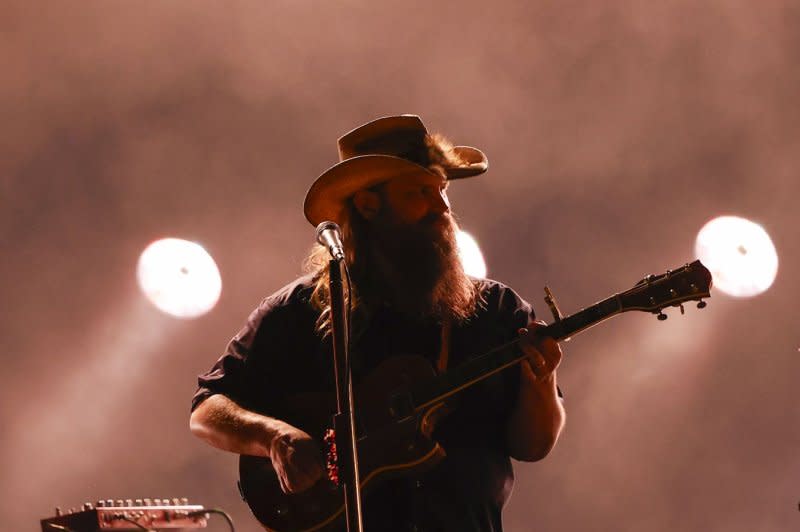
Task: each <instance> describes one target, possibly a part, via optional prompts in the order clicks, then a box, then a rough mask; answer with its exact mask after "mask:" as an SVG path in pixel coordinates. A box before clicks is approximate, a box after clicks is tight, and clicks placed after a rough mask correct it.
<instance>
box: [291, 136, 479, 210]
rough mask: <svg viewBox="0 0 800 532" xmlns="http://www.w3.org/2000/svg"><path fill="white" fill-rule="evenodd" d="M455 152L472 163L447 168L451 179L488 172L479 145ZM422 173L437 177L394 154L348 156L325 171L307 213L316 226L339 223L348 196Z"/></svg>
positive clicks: (306, 204)
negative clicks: (391, 180) (399, 178)
mask: <svg viewBox="0 0 800 532" xmlns="http://www.w3.org/2000/svg"><path fill="white" fill-rule="evenodd" d="M454 151H456V152H457V153H458V155H459V156H460V157H461V158H462V159H463V160H464V161H466V162H467V163H468V164H467V165H465V166H460V167H457V168H446V169H445V173H446V174H447V179H448V180H451V179H463V178H466V177H472V176H476V175H479V174H482V173H484V172H486V170H487V169H488V168H489V163H488V160H487V159H486V156H485V155H484V154H483V152H481V151H480V150H478V149H477V148H471V147H468V146H456V147H455V148H454ZM419 173H425V174H430V175H433V176H437V177H438V174H436V173H434V172H433V171H431V170H429V169H428V168H425V167H424V166H420V165H418V164H416V163H413V162H411V161H409V160H407V159H403V158H400V157H394V156H392V155H359V156H356V157H351V158H349V159H346V160H344V161H342V162H340V163H338V164H336V165H334V166H332V167H330V168H329V169H328V170H327V171H325V172H324V173H323V174H322V175H321V176H319V177H318V178H317V180H316V181H314V183H312V185H311V187H310V188H309V189H308V193H306V199H305V201H304V204H303V212H304V213H305V215H306V219H307V220H308V221H309V222H311V224H312V225H314V226H316V225H318V224H320V223H322V222H324V221H332V222H336V223H338V224H340V223H341V221H342V211H343V209H344V207H345V205H346V203H347V199H348V198H350V197H351V196H352V195H353V194H355V193H356V192H358V191H359V190H363V189H366V188H370V187H373V186H375V185H378V184H380V183H383V182H384V181H388V180H390V179H394V178H397V177H402V176H410V175H416V174H419Z"/></svg>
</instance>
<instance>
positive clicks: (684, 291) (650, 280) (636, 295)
mask: <svg viewBox="0 0 800 532" xmlns="http://www.w3.org/2000/svg"><path fill="white" fill-rule="evenodd" d="M711 284H712V283H711V272H709V271H708V269H707V268H706V267H705V266H703V264H702V263H701V262H700V261H699V260H696V261H694V262H692V263H690V264H686V265H684V266H682V267H680V268H678V269H676V270H667V271H666V273H662V274H661V275H648V276H647V277H645V278H644V279H642V280H641V281H639V282H638V283H636V286H634V287H633V288H631V289H630V290H627V291H625V292H622V293H621V294H619V295H618V297H619V301H620V304H621V306H622V310H623V311H627V310H641V311H644V312H652V313H653V314H656V315H657V316H658V319H659V320H665V319H667V315H666V314H664V313H663V312H662V310H663V309H665V308H666V307H670V306H671V307H680V309H681V314H683V303H685V302H687V301H697V302H698V303H697V308H704V307H705V306H706V302H705V301H703V298H707V297H711V293H710V290H711Z"/></svg>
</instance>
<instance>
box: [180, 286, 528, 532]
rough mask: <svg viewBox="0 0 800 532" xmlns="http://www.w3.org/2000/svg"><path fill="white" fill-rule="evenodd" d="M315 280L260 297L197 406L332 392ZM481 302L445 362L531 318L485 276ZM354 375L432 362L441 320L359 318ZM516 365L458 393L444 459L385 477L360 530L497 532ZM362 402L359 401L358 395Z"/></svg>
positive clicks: (368, 502)
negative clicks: (413, 361)
mask: <svg viewBox="0 0 800 532" xmlns="http://www.w3.org/2000/svg"><path fill="white" fill-rule="evenodd" d="M312 289H313V284H312V282H311V279H310V277H303V278H300V279H298V280H296V281H294V282H293V283H291V284H289V285H287V286H285V287H284V288H282V289H280V290H278V291H277V292H276V293H274V294H273V295H271V296H269V297H267V298H266V299H264V300H263V301H262V302H261V304H260V305H259V306H258V308H257V309H256V310H255V311H254V312H253V313H252V314H251V315H250V317H249V318H248V320H247V324H246V325H245V327H244V328H243V329H242V330H241V331H240V332H239V333H238V334H237V335H236V336H235V337H234V338H233V339H232V340H231V342H230V344H229V345H228V348H227V350H226V351H225V354H224V355H223V356H222V357H221V358H220V359H219V360H218V361H217V363H216V364H215V365H214V367H213V368H212V369H211V370H210V371H209V372H208V373H206V374H204V375H201V376H200V377H199V379H198V380H199V388H198V390H197V392H196V393H195V396H194V398H193V400H192V409H194V408H195V407H196V406H197V405H198V404H199V403H200V402H201V401H203V400H204V399H205V398H207V397H209V396H210V395H213V394H217V393H220V394H224V395H226V396H228V397H230V398H231V399H233V400H234V401H236V402H237V403H239V404H241V405H243V406H244V407H246V408H249V409H251V410H254V411H257V412H261V413H264V414H266V415H272V416H274V417H278V418H280V416H281V412H280V408H279V407H278V406H277V405H280V404H282V402H283V399H284V398H286V397H288V396H295V395H297V394H302V393H305V392H309V393H313V392H324V393H330V394H333V393H334V379H333V369H332V356H331V341H330V336H328V337H326V338H324V339H322V338H321V337H320V334H319V333H318V332H316V331H315V324H316V320H317V317H318V313H317V312H316V311H315V310H314V309H313V308H312V306H311V305H310V304H309V298H310V296H311V292H312ZM481 291H482V294H483V299H484V303H483V304H482V305H481V308H480V309H479V311H478V312H477V314H476V315H475V316H474V317H472V318H471V319H470V320H469V321H467V322H466V323H464V324H460V325H455V326H453V329H452V334H451V343H450V354H449V360H448V367H454V366H457V365H459V364H460V363H462V362H464V361H465V360H468V359H470V358H473V357H475V356H478V355H481V354H483V353H485V352H486V351H488V350H490V349H491V348H493V347H496V346H498V345H501V344H503V343H506V342H508V341H509V340H512V339H513V338H514V337H515V336H516V331H517V330H518V329H519V328H520V327H525V326H526V325H527V323H528V322H529V320H532V319H533V317H534V315H533V311H532V309H531V307H530V305H529V304H528V303H527V302H525V301H524V300H522V299H521V298H520V297H519V296H518V295H517V294H516V293H515V292H514V291H513V290H512V289H510V288H508V287H506V286H504V285H503V284H501V283H498V282H496V281H490V280H481ZM353 326H354V329H357V330H358V331H359V332H358V333H354V336H353V342H352V344H353V345H352V353H353V355H352V357H353V365H354V381H355V383H356V385H357V384H358V382H359V380H360V379H361V378H362V377H363V376H364V375H367V374H369V372H370V370H372V369H373V368H375V367H376V366H377V365H378V364H380V362H381V361H383V360H385V359H386V358H387V357H391V356H394V355H402V354H418V355H422V356H424V357H426V358H428V360H429V361H430V362H431V364H432V365H435V363H436V359H437V358H438V357H439V352H440V347H441V326H440V325H438V324H437V323H435V322H432V321H426V320H420V319H412V318H408V317H406V316H403V315H401V314H399V313H397V312H395V311H393V310H392V309H391V308H388V307H384V308H381V309H379V310H377V311H375V312H374V313H373V314H372V315H371V316H370V317H369V318H368V319H367V321H366V323H363V322H362V323H360V324H356V323H355V320H354V324H353ZM518 386H519V368H518V366H517V365H514V366H512V367H511V368H509V369H506V370H504V371H502V372H500V373H497V374H495V375H493V376H492V377H489V378H487V379H484V380H482V381H480V382H479V383H477V384H475V385H474V386H471V387H469V388H467V389H466V390H464V391H463V392H460V393H459V394H458V396H457V398H456V405H457V407H456V408H455V409H454V411H453V412H452V413H451V414H449V415H448V416H447V417H446V418H445V419H444V420H442V421H441V423H440V424H439V426H438V428H437V430H436V432H435V433H434V438H435V439H436V440H437V441H438V442H439V443H440V444H441V445H442V447H443V448H444V449H445V451H446V453H447V457H446V458H445V459H444V461H443V462H442V463H440V464H439V465H437V466H436V467H435V468H434V469H433V470H431V471H429V472H427V473H424V474H422V475H419V476H417V477H415V478H403V479H397V480H392V481H389V482H387V483H386V484H383V485H381V486H380V487H379V488H376V489H375V490H373V491H371V492H368V494H367V495H366V496H365V498H364V504H363V507H364V526H365V530H367V531H368V532H372V531H393V530H397V531H409V530H419V531H425V532H429V531H430V532H434V531H448V532H449V531H454V532H456V531H457V532H466V531H482V532H489V531H500V530H502V524H501V520H500V512H501V510H502V507H503V505H504V503H505V502H506V500H507V498H508V496H509V494H510V492H511V487H512V485H513V482H514V474H513V470H512V467H511V462H510V460H509V456H508V450H507V449H508V446H507V442H506V429H505V427H506V422H507V420H508V416H509V414H510V413H511V411H512V409H513V407H514V405H515V403H516V399H517V392H518ZM356 408H358V397H356Z"/></svg>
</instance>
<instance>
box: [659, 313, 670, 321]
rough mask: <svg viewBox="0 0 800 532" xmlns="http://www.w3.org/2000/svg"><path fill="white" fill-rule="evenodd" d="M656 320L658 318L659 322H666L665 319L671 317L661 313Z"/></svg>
mask: <svg viewBox="0 0 800 532" xmlns="http://www.w3.org/2000/svg"><path fill="white" fill-rule="evenodd" d="M656 318H658V321H664V320H665V319H667V318H669V316H667V315H666V314H664V313H663V312H659V313H658V314H657V315H656Z"/></svg>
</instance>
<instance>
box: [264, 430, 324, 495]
mask: <svg viewBox="0 0 800 532" xmlns="http://www.w3.org/2000/svg"><path fill="white" fill-rule="evenodd" d="M269 457H270V459H271V460H272V467H273V468H274V469H275V473H276V474H277V475H278V480H279V481H280V484H281V489H282V490H283V492H284V493H300V492H301V491H305V490H307V489H309V488H310V487H311V486H313V485H314V484H316V483H317V481H318V480H319V479H320V478H322V475H323V474H324V472H325V466H324V464H323V461H322V452H321V451H320V448H319V445H317V443H316V442H315V441H314V440H313V439H312V438H311V436H309V435H308V434H306V433H305V432H303V431H302V430H300V429H298V428H296V427H293V426H291V425H289V424H285V423H283V424H281V427H280V428H279V430H278V431H277V433H276V434H275V436H274V437H273V438H272V442H271V443H270V447H269Z"/></svg>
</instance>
